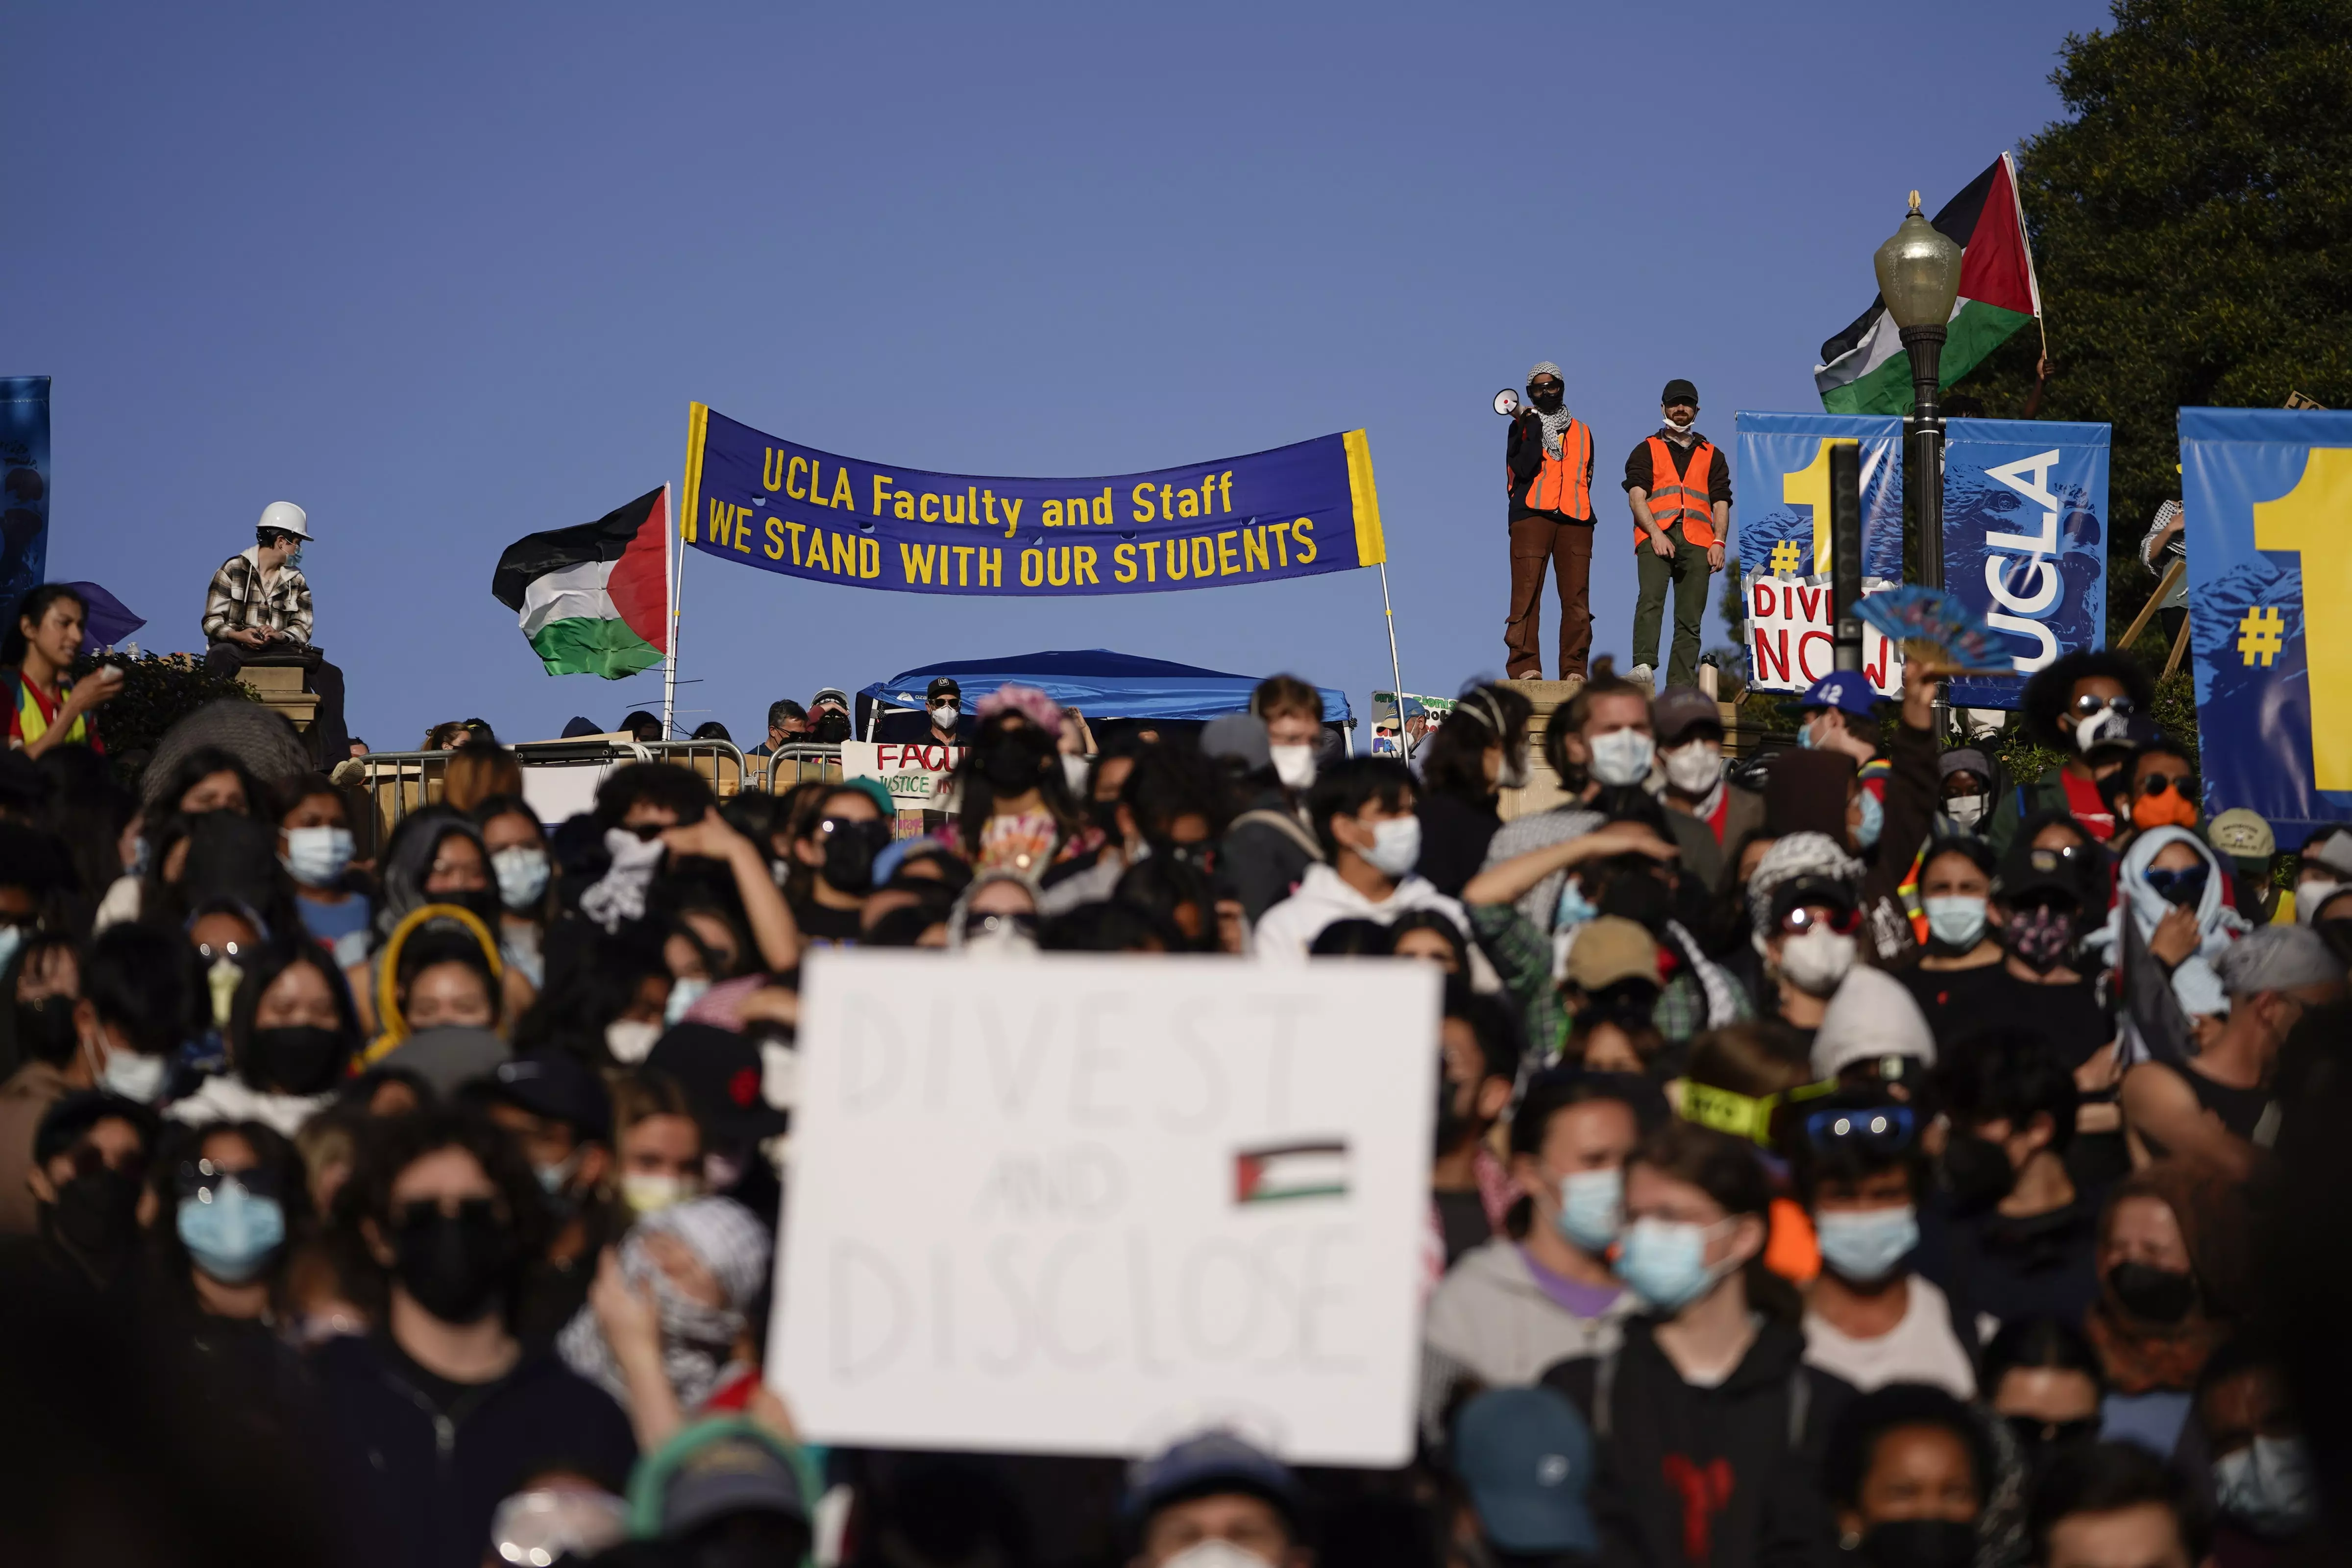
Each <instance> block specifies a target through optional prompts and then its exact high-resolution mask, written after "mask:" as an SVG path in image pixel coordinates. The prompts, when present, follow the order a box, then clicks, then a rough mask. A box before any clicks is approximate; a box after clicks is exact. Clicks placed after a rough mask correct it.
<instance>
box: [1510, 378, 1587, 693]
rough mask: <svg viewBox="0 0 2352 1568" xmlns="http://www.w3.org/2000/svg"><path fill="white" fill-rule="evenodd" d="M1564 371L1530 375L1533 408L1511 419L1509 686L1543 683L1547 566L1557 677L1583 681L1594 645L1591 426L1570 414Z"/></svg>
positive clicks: (1527, 405) (1526, 406)
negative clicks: (1555, 617) (1555, 616)
mask: <svg viewBox="0 0 2352 1568" xmlns="http://www.w3.org/2000/svg"><path fill="white" fill-rule="evenodd" d="M1565 394H1566V384H1565V383H1564V382H1562V381H1561V379H1560V374H1559V366H1558V365H1555V364H1553V363H1552V362H1551V361H1549V360H1546V361H1543V362H1542V363H1541V364H1538V366H1536V368H1535V369H1534V370H1531V371H1528V401H1527V402H1526V403H1525V404H1524V405H1522V406H1521V407H1520V409H1519V412H1518V413H1517V414H1516V415H1515V416H1513V418H1512V420H1511V432H1510V437H1509V439H1508V441H1507V442H1506V443H1505V444H1504V448H1503V463H1504V473H1503V481H1504V484H1505V486H1507V488H1508V489H1509V491H1510V495H1511V615H1510V619H1509V620H1508V621H1507V622H1504V624H1503V645H1504V647H1505V648H1506V649H1507V650H1508V660H1507V664H1505V666H1504V673H1505V674H1507V676H1508V677H1509V678H1510V679H1512V680H1515V681H1517V680H1541V679H1542V678H1543V650H1542V636H1543V581H1544V563H1545V562H1546V561H1549V562H1550V563H1551V567H1552V571H1553V575H1554V576H1555V578H1556V579H1557V580H1558V582H1559V674H1560V678H1561V679H1562V680H1566V679H1567V678H1568V677H1569V676H1570V675H1581V674H1584V655H1585V653H1586V652H1587V651H1588V650H1589V649H1591V646H1592V612H1591V609H1590V608H1589V607H1588V605H1587V602H1586V599H1585V588H1586V585H1587V582H1588V581H1589V580H1590V579H1591V575H1592V427H1591V425H1589V424H1587V423H1584V422H1583V421H1582V420H1580V419H1579V418H1577V417H1576V416H1575V415H1574V414H1572V413H1569V412H1568V409H1567V406H1566V405H1565V403H1564V402H1562V399H1563V397H1564V396H1565Z"/></svg>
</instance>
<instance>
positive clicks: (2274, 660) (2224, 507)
mask: <svg viewBox="0 0 2352 1568" xmlns="http://www.w3.org/2000/svg"><path fill="white" fill-rule="evenodd" d="M2180 474H2181V499H2180V504H2181V509H2182V511H2183V512H2184V513H2185V514H2186V516H2185V517H2184V519H2183V521H2184V525H2185V542H2186V543H2187V545H2188V547H2189V645H2190V647H2191V648H2192V649H2193V650H2194V653H2195V656H2196V670H2197V730H2198V738H2199V743H2200V744H2199V755H2200V771H2201V772H2202V773H2203V775H2204V782H2205V809H2206V811H2207V813H2208V814H2209V815H2210V813H2212V812H2215V811H2221V810H2227V809H2229V808H2230V807H2232V806H2245V807H2249V808H2251V809H2252V810H2255V811H2258V812H2260V813H2261V814H2262V815H2263V817H2265V818H2267V819H2269V821H2270V822H2271V824H2272V826H2273V828H2274V829H2276V830H2279V839H2280V841H2281V843H2282V844H2283V845H2284V843H2286V842H2287V841H2289V840H2290V838H2291V837H2292V836H2293V833H2294V832H2295V831H2308V830H2309V829H2310V828H2311V827H2312V826H2314V825H2315V824H2318V823H2321V822H2342V821H2352V413H2325V412H2318V411H2311V410H2300V409H2298V410H2286V409H2237V408H2184V409H2182V410H2181V411H2180Z"/></svg>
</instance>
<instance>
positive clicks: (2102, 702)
mask: <svg viewBox="0 0 2352 1568" xmlns="http://www.w3.org/2000/svg"><path fill="white" fill-rule="evenodd" d="M2101 708H2105V709H2106V710H2107V712H2109V713H2112V714H2115V715H2117V716H2120V717H2123V718H2129V717H2131V716H2132V715H2134V714H2136V713H2137V712H2138V711H2139V705H2138V704H2137V703H2135V702H2133V701H2132V700H2131V698H2129V697H2107V698H2105V699H2101V698H2099V697H2095V696H2093V695H2091V694H2090V693H2088V692H2084V694H2083V695H2081V696H2079V697H2076V698H2075V699H2074V706H2073V707H2072V708H2071V709H2070V711H2071V712H2072V713H2073V714H2074V716H2075V717H2076V718H2077V719H2085V718H2089V717H2090V716H2092V715H2093V714H2095V713H2097V712H2098V711H2099V710H2100V709H2101Z"/></svg>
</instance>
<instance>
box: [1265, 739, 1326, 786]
mask: <svg viewBox="0 0 2352 1568" xmlns="http://www.w3.org/2000/svg"><path fill="white" fill-rule="evenodd" d="M1266 750H1267V752H1269V753H1270V754H1271V755H1272V756H1273V758H1274V776H1275V777H1276V779H1281V780H1282V785H1283V788H1284V789H1306V788H1307V786H1309V785H1311V784H1313V783H1314V782H1315V748H1314V747H1311V746H1269V747H1266Z"/></svg>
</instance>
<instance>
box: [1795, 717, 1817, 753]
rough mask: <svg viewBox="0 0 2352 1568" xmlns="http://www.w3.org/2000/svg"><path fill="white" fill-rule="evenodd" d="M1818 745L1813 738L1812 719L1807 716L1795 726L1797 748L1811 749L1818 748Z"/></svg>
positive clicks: (1802, 749) (1801, 749)
mask: <svg viewBox="0 0 2352 1568" xmlns="http://www.w3.org/2000/svg"><path fill="white" fill-rule="evenodd" d="M1818 746H1819V743H1818V742H1816V741H1815V740H1814V739H1813V721H1812V720H1811V719H1810V718H1809V719H1807V720H1805V722H1804V723H1802V724H1801V725H1799V726H1798V727H1797V749H1798V750H1800V751H1812V750H1815V749H1818Z"/></svg>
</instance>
